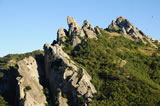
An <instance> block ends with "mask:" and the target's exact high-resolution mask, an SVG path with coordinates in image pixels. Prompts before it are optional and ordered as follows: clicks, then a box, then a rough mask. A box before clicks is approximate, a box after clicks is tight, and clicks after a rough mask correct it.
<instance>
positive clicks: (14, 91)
mask: <svg viewBox="0 0 160 106" xmlns="http://www.w3.org/2000/svg"><path fill="white" fill-rule="evenodd" d="M0 72H3V73H4V76H3V78H1V79H0V95H2V96H3V97H4V99H5V100H6V101H7V102H8V103H9V104H10V105H12V106H17V105H18V102H19V89H18V88H17V87H18V81H17V80H16V77H17V76H19V73H18V71H17V67H10V68H9V70H1V71H0Z"/></svg>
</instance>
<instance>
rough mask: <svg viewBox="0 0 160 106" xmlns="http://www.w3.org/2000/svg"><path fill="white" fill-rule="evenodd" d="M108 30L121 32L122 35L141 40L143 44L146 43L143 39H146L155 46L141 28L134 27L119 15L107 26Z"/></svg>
mask: <svg viewBox="0 0 160 106" xmlns="http://www.w3.org/2000/svg"><path fill="white" fill-rule="evenodd" d="M108 30H110V31H115V32H123V33H124V35H129V36H131V37H132V38H133V39H135V40H138V41H142V42H143V43H144V44H146V43H147V42H146V41H145V40H147V41H148V42H149V43H150V44H151V45H152V46H153V47H156V45H154V44H153V43H152V42H151V41H150V39H149V38H148V37H147V36H146V35H145V34H144V33H143V32H142V31H141V30H139V29H138V28H136V27H135V26H134V25H133V24H131V23H130V22H129V21H128V20H127V19H125V18H124V17H121V16H119V17H117V20H116V21H114V20H113V21H112V23H111V24H110V25H109V26H108ZM144 39H145V40H144ZM156 48H157V47H156Z"/></svg>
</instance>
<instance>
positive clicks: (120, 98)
mask: <svg viewBox="0 0 160 106" xmlns="http://www.w3.org/2000/svg"><path fill="white" fill-rule="evenodd" d="M65 45H66V47H65V48H64V50H65V51H66V52H67V53H68V54H69V55H70V56H71V57H72V59H73V60H74V61H75V62H76V63H77V64H79V65H81V66H82V67H84V68H85V69H86V70H87V71H88V73H89V74H90V75H91V76H92V78H93V80H92V82H93V84H94V85H95V87H96V89H97V91H98V93H97V94H96V95H95V96H94V99H93V101H92V102H91V103H90V105H95V106H97V105H98V106H100V105H102V106H103V105H104V106H106V105H123V106H124V105H150V106H151V105H152V106H153V105H158V104H159V105H160V98H159V97H160V56H159V54H160V52H159V51H158V50H156V49H155V48H152V47H151V46H150V45H144V44H143V43H140V42H136V41H133V40H131V39H128V38H125V37H123V36H121V35H120V34H119V36H118V35H117V34H116V33H109V32H106V31H102V35H99V38H98V40H95V39H88V40H87V41H86V40H83V41H82V44H81V45H79V46H78V47H77V48H75V49H73V48H72V47H71V46H70V45H69V40H68V42H67V43H66V44H65ZM122 60H124V61H126V62H127V63H126V64H125V65H124V66H123V67H122V65H121V64H122V62H121V61H122Z"/></svg>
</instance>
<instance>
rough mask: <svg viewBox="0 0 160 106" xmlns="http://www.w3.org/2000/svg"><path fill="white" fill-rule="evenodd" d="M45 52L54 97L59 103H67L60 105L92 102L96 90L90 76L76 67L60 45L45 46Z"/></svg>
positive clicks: (48, 76) (47, 71)
mask: <svg viewBox="0 0 160 106" xmlns="http://www.w3.org/2000/svg"><path fill="white" fill-rule="evenodd" d="M44 51H45V62H46V63H45V64H46V73H48V74H47V78H48V80H49V84H50V88H51V92H52V96H53V97H54V98H55V97H57V98H58V102H60V101H63V102H64V101H66V103H58V105H60V104H64V105H66V106H67V104H68V105H79V104H80V103H81V102H82V101H80V100H83V104H87V103H88V102H89V101H91V99H92V97H93V94H94V93H96V89H95V87H94V86H93V84H92V83H91V82H90V81H91V77H90V76H89V74H88V73H87V72H86V71H85V70H84V69H83V68H81V67H80V66H78V65H76V64H75V63H74V62H73V61H72V60H71V59H70V57H69V56H68V55H67V54H66V53H65V52H64V51H63V50H62V47H61V46H60V45H58V44H55V45H54V46H52V45H49V44H45V45H44ZM61 95H63V96H61ZM64 95H65V96H64ZM67 101H68V102H67Z"/></svg>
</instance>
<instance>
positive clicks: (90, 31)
mask: <svg viewBox="0 0 160 106" xmlns="http://www.w3.org/2000/svg"><path fill="white" fill-rule="evenodd" d="M82 28H83V31H84V32H85V34H86V36H87V37H88V38H97V37H96V36H97V34H96V33H95V29H94V28H93V26H92V25H91V24H89V22H88V21H87V20H84V22H83V26H82Z"/></svg>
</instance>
